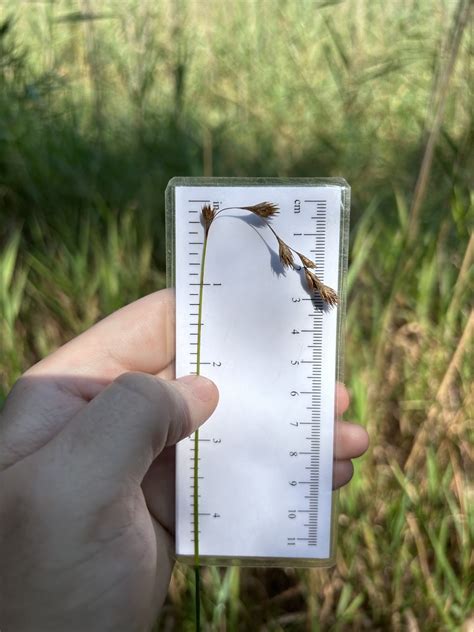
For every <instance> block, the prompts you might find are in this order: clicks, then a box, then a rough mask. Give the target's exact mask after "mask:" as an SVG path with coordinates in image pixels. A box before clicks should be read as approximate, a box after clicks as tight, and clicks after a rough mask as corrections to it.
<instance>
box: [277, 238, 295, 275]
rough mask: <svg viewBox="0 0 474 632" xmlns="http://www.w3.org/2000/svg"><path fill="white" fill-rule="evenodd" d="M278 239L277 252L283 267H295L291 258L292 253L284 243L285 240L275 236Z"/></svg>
mask: <svg viewBox="0 0 474 632" xmlns="http://www.w3.org/2000/svg"><path fill="white" fill-rule="evenodd" d="M277 239H278V246H279V248H278V254H279V256H280V261H281V262H282V264H283V267H284V268H294V267H295V261H294V259H293V255H292V253H291V250H290V248H289V247H288V245H287V244H285V242H284V241H283V240H282V239H280V238H279V237H277Z"/></svg>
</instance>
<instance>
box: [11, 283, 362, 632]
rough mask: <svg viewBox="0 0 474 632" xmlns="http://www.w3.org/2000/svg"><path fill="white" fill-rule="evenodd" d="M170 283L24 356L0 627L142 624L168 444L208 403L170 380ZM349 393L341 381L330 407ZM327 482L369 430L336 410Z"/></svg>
mask: <svg viewBox="0 0 474 632" xmlns="http://www.w3.org/2000/svg"><path fill="white" fill-rule="evenodd" d="M174 324H175V323H174V295H173V292H172V291H171V290H163V291H161V292H156V293H154V294H151V295H149V296H146V297H145V298H143V299H141V300H139V301H136V302H135V303H133V304H131V305H128V306H127V307H124V308H123V309H121V310H119V311H118V312H116V313H114V314H112V315H111V316H109V317H108V318H106V319H104V320H103V321H101V322H99V323H98V324H96V325H95V326H94V327H92V328H91V329H89V330H88V331H86V332H85V333H83V334H82V335H80V336H78V337H77V338H75V339H73V340H72V341H71V342H69V343H67V344H66V345H64V346H63V347H61V348H60V349H58V350H57V351H56V352H55V353H53V354H52V355H50V356H48V357H47V358H45V359H44V360H42V361H41V362H39V363H38V364H36V365H35V366H33V367H32V368H31V369H29V370H28V371H27V372H26V373H25V374H24V375H23V376H22V377H21V378H20V379H19V380H18V382H17V383H16V384H15V386H14V388H13V389H12V391H11V393H10V395H9V396H8V398H7V401H6V403H5V406H4V408H3V410H2V412H1V415H0V560H1V564H0V629H1V630H2V632H30V631H31V632H33V631H34V632H56V631H62V632H63V631H64V630H68V632H76V631H77V632H82V631H84V630H88V632H94V631H95V630H97V631H99V630H100V632H107V631H109V630H113V631H114V632H121V631H123V632H135V631H137V632H143V631H145V630H150V629H151V627H152V626H153V623H154V621H155V620H156V617H157V615H158V612H159V610H160V608H161V606H162V604H163V601H164V599H165V597H166V592H167V589H168V585H169V581H170V577H171V572H172V569H173V563H174V562H173V552H174V538H173V534H174V447H173V446H174V445H175V444H176V443H177V442H178V441H179V440H181V439H183V438H185V437H186V436H188V435H190V434H191V433H192V432H194V431H195V430H196V428H198V427H199V426H200V425H201V424H202V423H203V422H204V421H205V420H206V419H207V418H208V417H209V416H210V415H211V414H212V412H213V411H214V409H215V407H216V406H217V402H218V392H217V388H216V386H215V385H214V384H213V383H212V382H211V381H210V380H207V379H206V378H204V377H197V376H187V377H184V378H180V379H178V380H172V379H171V377H172V375H173V354H174V343H175V340H174ZM348 405H349V396H348V393H347V391H346V389H345V388H344V387H343V386H342V385H339V386H338V390H337V410H336V414H337V416H340V415H342V414H343V413H344V411H345V410H346V409H347V407H348ZM336 423H337V429H336V444H335V459H336V460H335V467H334V486H335V487H340V486H341V485H344V484H346V483H347V482H348V481H349V480H350V478H351V477H352V473H353V468H352V463H351V459H353V458H355V457H357V456H360V455H361V454H362V453H363V452H364V451H365V450H366V449H367V446H368V437H367V433H366V431H365V430H364V429H363V428H361V427H360V426H358V425H356V424H351V423H348V422H343V421H340V420H339V421H337V422H336Z"/></svg>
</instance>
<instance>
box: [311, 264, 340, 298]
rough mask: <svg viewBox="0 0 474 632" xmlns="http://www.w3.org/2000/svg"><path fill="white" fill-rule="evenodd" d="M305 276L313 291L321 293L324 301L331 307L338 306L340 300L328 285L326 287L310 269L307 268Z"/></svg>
mask: <svg viewBox="0 0 474 632" xmlns="http://www.w3.org/2000/svg"><path fill="white" fill-rule="evenodd" d="M304 274H305V277H306V282H307V283H308V287H309V289H310V290H311V291H313V290H316V291H317V292H319V295H320V297H321V298H322V299H323V301H324V302H325V303H327V304H328V305H331V307H333V306H334V305H337V304H338V302H339V298H338V296H337V294H336V292H335V291H334V290H333V289H332V288H330V287H328V286H327V285H324V283H323V282H322V281H321V279H319V278H318V277H317V276H316V275H315V273H314V272H312V271H311V270H308V268H305V269H304Z"/></svg>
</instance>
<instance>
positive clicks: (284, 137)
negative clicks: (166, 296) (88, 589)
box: [0, 0, 474, 632]
mask: <svg viewBox="0 0 474 632" xmlns="http://www.w3.org/2000/svg"><path fill="white" fill-rule="evenodd" d="M470 5H472V3H471V2H468V1H465V0H459V1H457V2H455V1H449V0H394V1H393V2H387V1H386V0H339V1H337V0H333V1H331V0H327V1H324V0H321V1H316V0H233V1H232V2H230V0H229V2H227V1H221V0H199V1H198V0H195V1H192V0H189V1H186V0H103V1H102V2H100V3H99V2H93V1H92V0H55V1H54V0H51V1H44V2H39V1H37V2H36V1H35V2H33V1H28V2H27V1H21V0H4V1H3V2H1V3H0V24H1V26H0V219H1V222H0V240H1V241H0V243H1V249H0V341H1V342H0V367H1V368H0V390H1V391H2V393H3V395H5V394H6V393H7V391H8V389H9V387H10V386H11V384H12V383H13V382H14V380H15V379H16V378H17V376H18V375H19V374H20V372H21V371H22V370H23V369H25V368H26V367H27V366H28V365H30V364H31V363H32V362H34V361H35V360H37V359H38V358H39V357H41V356H43V355H44V354H46V353H48V352H49V351H50V350H52V349H53V348H55V347H56V346H57V345H59V344H60V343H62V342H63V341H65V340H67V339H69V338H70V337H72V336H74V335H75V334H77V333H78V332H80V331H82V330H83V329H85V328H86V327H88V326H90V325H91V324H92V323H93V322H94V321H95V320H96V319H98V318H99V317H101V316H102V315H104V314H106V313H108V312H110V311H112V310H114V309H116V308H117V307H119V306H121V305H123V304H125V303H127V302H129V301H131V300H133V299H135V298H137V297H139V296H141V295H143V294H144V293H147V292H149V291H152V290H155V289H156V288H159V287H161V286H163V284H164V230H163V208H164V200H163V198H164V196H163V193H164V188H165V186H166V183H167V181H168V180H169V178H171V177H172V176H175V175H203V174H204V175H254V176H256V175H294V176H310V175H321V176H322V175H324V176H330V175H343V176H345V177H346V179H347V180H348V181H349V182H350V183H351V185H352V192H353V211H352V220H353V221H352V227H351V240H352V249H351V266H350V273H349V304H348V327H347V382H348V385H349V386H350V389H351V391H352V396H353V400H352V409H351V415H349V418H353V419H357V420H360V421H361V422H362V423H365V424H366V425H367V427H368V429H369V432H370V434H371V440H372V445H371V449H370V451H369V453H368V454H367V455H366V456H365V457H364V458H362V459H361V460H360V462H358V464H357V465H356V476H355V479H354V481H353V482H352V483H351V485H350V486H349V487H348V488H347V489H345V490H344V491H343V492H342V493H341V496H340V501H341V515H340V518H339V524H340V532H339V552H338V562H337V566H336V567H335V568H333V569H330V570H327V571H319V570H295V569H241V570H240V569H236V568H231V569H218V568H209V569H206V571H205V572H204V574H203V582H204V618H205V620H206V621H207V622H208V629H209V630H216V631H225V630H229V631H237V630H239V631H240V630H243V631H246V630H249V631H250V630H252V631H254V630H261V631H262V632H263V631H280V630H295V631H299V630H311V631H316V630H329V629H330V630H352V629H353V630H364V629H367V630H395V631H397V630H409V631H410V632H416V631H417V630H423V631H424V632H425V631H429V630H460V629H462V630H464V631H467V630H473V628H474V618H473V605H474V602H473V592H472V579H473V576H472V568H473V564H472V563H473V557H472V555H473V554H472V551H473V541H474V519H473V518H474V516H473V513H472V512H473V508H474V503H473V495H472V486H470V485H469V476H470V475H472V434H470V430H471V431H472V425H471V426H470V424H469V418H470V416H472V411H473V392H472V390H471V388H470V385H471V382H472V377H473V375H472V373H473V371H472V331H473V325H474V318H473V315H472V311H471V305H470V298H469V294H468V290H469V284H471V287H472V281H473V274H472V260H473V255H474V240H473V237H472V233H471V232H470V230H472V221H473V218H474V214H473V206H472V189H471V188H470V182H469V176H470V174H472V167H473V165H472V162H471V163H470V162H469V156H470V155H471V157H472V140H473V139H472V125H471V123H472V121H471V104H472V102H470V99H471V98H472V95H471V94H470V92H469V84H470V83H471V85H472V79H473V73H472V66H471V54H472V46H473V39H472V28H471V29H470V28H466V27H468V26H469V15H468V14H469V8H470ZM469 360H471V364H470V363H469ZM471 481H472V478H471ZM192 622H193V590H192V577H191V574H190V572H189V570H188V569H187V568H185V567H182V566H178V567H177V568H176V571H175V574H174V577H173V582H172V585H171V588H170V592H169V598H168V601H167V603H166V607H165V609H164V611H163V614H162V617H161V620H160V622H159V623H158V629H160V630H192V625H193V624H192Z"/></svg>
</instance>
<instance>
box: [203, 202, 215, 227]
mask: <svg viewBox="0 0 474 632" xmlns="http://www.w3.org/2000/svg"><path fill="white" fill-rule="evenodd" d="M201 214H202V217H203V219H204V228H205V231H206V234H207V233H208V231H209V228H210V226H211V224H212V221H213V219H214V217H215V216H216V213H215V211H214V209H212V208H211V206H210V204H206V205H204V206H203V207H202V209H201Z"/></svg>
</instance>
